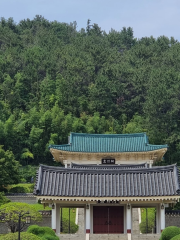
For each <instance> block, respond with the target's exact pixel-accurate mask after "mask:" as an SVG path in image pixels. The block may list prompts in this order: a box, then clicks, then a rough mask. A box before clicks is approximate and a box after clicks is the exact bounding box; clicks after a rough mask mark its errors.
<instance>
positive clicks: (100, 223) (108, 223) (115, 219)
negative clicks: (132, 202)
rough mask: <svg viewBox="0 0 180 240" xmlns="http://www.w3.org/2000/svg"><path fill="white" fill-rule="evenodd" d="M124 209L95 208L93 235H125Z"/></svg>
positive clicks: (112, 207) (114, 207) (111, 207)
mask: <svg viewBox="0 0 180 240" xmlns="http://www.w3.org/2000/svg"><path fill="white" fill-rule="evenodd" d="M123 212H124V210H123V207H120V206H118V207H116V206H110V207H108V206H107V207H99V206H94V207H93V233H96V234H97V233H99V234H100V233H123V232H124V224H123V222H124V218H123Z"/></svg>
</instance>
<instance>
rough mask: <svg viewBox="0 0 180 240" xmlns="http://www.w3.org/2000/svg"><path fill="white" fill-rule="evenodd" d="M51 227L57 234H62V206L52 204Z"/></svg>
mask: <svg viewBox="0 0 180 240" xmlns="http://www.w3.org/2000/svg"><path fill="white" fill-rule="evenodd" d="M51 227H52V229H53V230H54V231H55V233H60V205H59V204H57V203H55V204H54V203H53V204H52V216H51Z"/></svg>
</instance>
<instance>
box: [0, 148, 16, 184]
mask: <svg viewBox="0 0 180 240" xmlns="http://www.w3.org/2000/svg"><path fill="white" fill-rule="evenodd" d="M19 166H20V164H19V162H18V161H16V160H15V157H14V154H13V152H12V151H9V150H7V151H5V150H4V149H3V147H2V146H0V187H2V186H7V185H8V184H13V183H18V182H19V180H20V179H19Z"/></svg>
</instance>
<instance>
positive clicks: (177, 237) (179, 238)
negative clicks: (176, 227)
mask: <svg viewBox="0 0 180 240" xmlns="http://www.w3.org/2000/svg"><path fill="white" fill-rule="evenodd" d="M171 240H180V234H179V235H176V236H175V237H173V238H171Z"/></svg>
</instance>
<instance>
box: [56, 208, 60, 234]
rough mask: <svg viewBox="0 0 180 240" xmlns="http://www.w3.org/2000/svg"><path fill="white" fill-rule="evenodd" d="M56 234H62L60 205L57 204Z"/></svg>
mask: <svg viewBox="0 0 180 240" xmlns="http://www.w3.org/2000/svg"><path fill="white" fill-rule="evenodd" d="M56 233H58V234H60V204H57V203H56Z"/></svg>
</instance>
